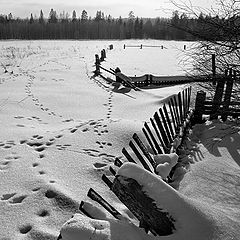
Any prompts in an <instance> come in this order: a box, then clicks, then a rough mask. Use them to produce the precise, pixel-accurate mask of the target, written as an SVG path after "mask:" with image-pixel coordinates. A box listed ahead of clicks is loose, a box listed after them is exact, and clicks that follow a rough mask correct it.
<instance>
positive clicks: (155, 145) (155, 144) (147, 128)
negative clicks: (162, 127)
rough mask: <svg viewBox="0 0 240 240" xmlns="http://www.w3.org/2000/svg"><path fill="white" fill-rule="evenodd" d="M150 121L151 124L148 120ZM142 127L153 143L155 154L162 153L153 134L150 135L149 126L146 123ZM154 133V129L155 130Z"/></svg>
mask: <svg viewBox="0 0 240 240" xmlns="http://www.w3.org/2000/svg"><path fill="white" fill-rule="evenodd" d="M150 120H151V123H152V119H150ZM144 127H145V129H146V130H147V132H148V134H149V135H150V137H151V140H152V141H153V144H154V147H155V148H156V149H157V153H163V152H162V150H161V148H160V146H159V144H158V142H157V141H156V139H155V137H154V136H153V133H152V131H151V129H150V128H149V126H148V124H147V123H146V122H145V123H144ZM155 131H156V129H155Z"/></svg>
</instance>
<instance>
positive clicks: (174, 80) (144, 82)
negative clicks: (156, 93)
mask: <svg viewBox="0 0 240 240" xmlns="http://www.w3.org/2000/svg"><path fill="white" fill-rule="evenodd" d="M105 58H106V51H105V49H103V50H101V56H100V57H99V56H98V54H95V66H96V70H95V71H94V73H95V75H97V76H101V77H102V78H104V79H106V78H105V77H104V76H103V75H102V74H101V70H102V71H104V72H107V73H110V74H112V75H114V76H115V77H116V82H121V83H122V84H123V85H125V86H127V87H131V88H133V89H135V90H139V88H144V87H151V86H152V87H154V86H165V85H173V84H183V83H189V82H192V81H193V80H192V78H188V77H186V76H161V77H160V76H154V75H152V74H145V75H143V76H134V77H133V76H130V77H129V76H126V75H125V74H123V73H121V71H120V69H119V68H118V69H119V71H118V72H116V71H115V70H114V69H112V68H110V69H106V68H104V67H103V66H101V62H102V61H104V59H105Z"/></svg>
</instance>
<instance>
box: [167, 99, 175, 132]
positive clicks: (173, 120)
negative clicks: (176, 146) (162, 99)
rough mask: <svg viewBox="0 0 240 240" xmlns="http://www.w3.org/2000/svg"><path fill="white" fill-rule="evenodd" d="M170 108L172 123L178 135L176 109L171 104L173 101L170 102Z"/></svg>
mask: <svg viewBox="0 0 240 240" xmlns="http://www.w3.org/2000/svg"><path fill="white" fill-rule="evenodd" d="M168 107H169V110H170V114H171V118H172V123H173V127H174V131H175V134H176V133H177V122H176V117H175V114H174V109H173V106H172V104H171V101H169V102H168Z"/></svg>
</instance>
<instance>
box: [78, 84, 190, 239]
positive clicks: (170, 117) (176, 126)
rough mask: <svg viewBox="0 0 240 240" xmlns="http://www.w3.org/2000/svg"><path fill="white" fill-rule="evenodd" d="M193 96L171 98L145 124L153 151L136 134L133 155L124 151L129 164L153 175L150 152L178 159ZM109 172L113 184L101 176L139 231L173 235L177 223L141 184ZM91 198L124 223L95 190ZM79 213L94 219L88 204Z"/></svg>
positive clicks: (186, 92)
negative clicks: (132, 217)
mask: <svg viewBox="0 0 240 240" xmlns="http://www.w3.org/2000/svg"><path fill="white" fill-rule="evenodd" d="M190 96H191V87H189V88H186V89H185V90H183V91H182V92H179V93H178V94H177V95H175V96H173V97H171V98H170V99H169V101H168V103H167V104H164V105H163V107H162V108H160V109H159V111H158V112H155V114H154V116H153V118H150V122H151V125H150V124H148V123H147V122H145V123H144V126H143V128H142V130H143V133H144V136H145V137H146V139H145V142H147V143H148V144H149V146H150V149H152V150H149V147H148V148H147V146H146V145H145V143H144V141H143V140H141V139H140V137H139V136H138V135H137V134H136V133H134V134H133V140H131V141H130V142H129V147H130V149H131V154H130V153H129V152H128V151H127V149H126V148H123V149H122V153H123V155H124V156H125V158H126V160H127V161H129V162H131V163H134V164H138V165H142V166H143V168H145V169H146V170H147V171H149V172H150V173H152V174H156V173H157V162H156V161H155V159H154V157H153V156H152V155H151V154H150V152H149V151H151V152H152V153H154V154H155V155H157V154H159V153H160V154H166V153H173V154H175V156H177V154H176V152H177V151H178V148H179V147H180V146H181V144H182V141H183V138H184V136H185V134H186V131H187V129H188V127H189V124H190V122H191V117H192V111H190V110H189V107H190ZM175 160H176V159H175ZM176 162H177V160H176ZM114 164H115V166H116V167H121V166H122V165H123V162H122V161H121V160H120V159H119V158H116V159H115V162H114ZM109 170H110V172H111V173H112V174H113V176H114V180H113V181H111V180H110V179H109V178H108V177H107V176H106V175H105V174H103V175H102V180H103V181H104V182H105V184H106V185H107V186H108V187H109V188H110V190H111V191H112V192H113V193H114V194H115V195H116V196H117V197H118V198H119V200H120V201H121V202H122V203H123V204H124V205H125V206H126V207H127V208H128V209H129V210H130V211H131V212H132V213H133V214H134V216H135V217H136V218H137V219H138V220H139V222H140V225H139V227H141V228H144V229H145V230H146V232H148V231H150V232H151V233H152V234H154V235H160V236H165V235H170V234H171V233H173V230H174V229H175V225H174V224H175V220H174V219H173V217H171V216H170V214H169V213H168V212H167V211H166V210H165V209H161V208H159V207H158V206H156V204H155V202H154V200H153V199H151V197H149V196H148V195H147V194H145V192H144V191H142V186H141V184H139V183H138V182H137V181H136V180H134V179H132V178H127V177H123V176H119V175H117V174H116V170H115V169H113V167H110V168H109ZM173 171H174V168H172V170H171V172H170V174H169V176H168V178H166V179H164V181H165V182H166V183H167V182H170V180H171V175H172V174H173ZM88 196H89V197H90V198H91V199H92V200H93V201H96V202H98V203H99V204H100V205H101V206H103V207H104V208H105V209H106V210H107V211H108V212H109V213H111V214H112V215H113V216H114V217H115V218H116V219H123V216H122V215H121V213H120V212H118V211H117V210H116V209H115V208H114V207H113V206H111V204H109V203H108V202H107V201H106V200H105V199H103V198H102V197H101V196H100V195H99V194H98V193H97V192H96V191H95V190H93V189H92V188H90V190H89V192H88ZM79 209H80V210H81V211H82V212H83V213H84V214H85V215H87V216H89V217H92V216H91V213H90V212H88V208H87V204H85V202H83V201H82V202H81V204H80V207H79Z"/></svg>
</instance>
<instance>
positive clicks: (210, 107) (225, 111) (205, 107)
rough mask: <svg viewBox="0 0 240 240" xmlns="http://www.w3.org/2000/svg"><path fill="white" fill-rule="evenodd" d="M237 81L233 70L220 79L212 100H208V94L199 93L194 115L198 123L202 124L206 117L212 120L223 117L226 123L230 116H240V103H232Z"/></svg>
mask: <svg viewBox="0 0 240 240" xmlns="http://www.w3.org/2000/svg"><path fill="white" fill-rule="evenodd" d="M235 79H236V78H235V74H234V75H232V71H231V70H230V71H229V75H225V77H220V78H218V80H217V85H216V90H215V94H214V97H213V99H211V100H207V97H206V92H204V91H198V92H197V96H196V101H195V113H194V121H195V122H196V123H202V122H203V121H204V120H203V116H204V115H209V116H210V119H217V118H218V117H219V116H221V119H222V120H223V121H226V119H227V117H228V116H232V117H239V116H240V109H239V107H240V102H237V101H231V97H232V90H233V83H234V81H235Z"/></svg>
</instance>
